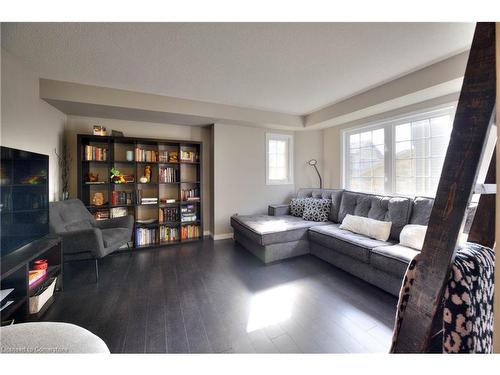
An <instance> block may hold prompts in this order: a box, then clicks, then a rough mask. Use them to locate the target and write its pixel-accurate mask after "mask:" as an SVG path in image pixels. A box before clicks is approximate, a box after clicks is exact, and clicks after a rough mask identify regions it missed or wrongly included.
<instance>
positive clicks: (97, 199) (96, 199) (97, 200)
mask: <svg viewBox="0 0 500 375" xmlns="http://www.w3.org/2000/svg"><path fill="white" fill-rule="evenodd" d="M92 204H93V205H94V206H102V205H103V204H104V194H103V193H99V192H97V193H94V196H93V197H92Z"/></svg>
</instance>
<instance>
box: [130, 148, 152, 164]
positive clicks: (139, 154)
mask: <svg viewBox="0 0 500 375" xmlns="http://www.w3.org/2000/svg"><path fill="white" fill-rule="evenodd" d="M135 161H143V162H144V161H145V162H152V163H153V162H157V161H158V151H154V150H144V149H142V148H139V147H136V149H135Z"/></svg>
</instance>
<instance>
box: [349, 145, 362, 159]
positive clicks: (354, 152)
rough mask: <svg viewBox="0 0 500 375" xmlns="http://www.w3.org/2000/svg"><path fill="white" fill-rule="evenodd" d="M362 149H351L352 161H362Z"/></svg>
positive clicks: (350, 156)
mask: <svg viewBox="0 0 500 375" xmlns="http://www.w3.org/2000/svg"><path fill="white" fill-rule="evenodd" d="M360 152H361V151H360V149H359V148H355V149H351V150H350V155H349V158H350V159H351V162H359V161H360V159H361V158H360Z"/></svg>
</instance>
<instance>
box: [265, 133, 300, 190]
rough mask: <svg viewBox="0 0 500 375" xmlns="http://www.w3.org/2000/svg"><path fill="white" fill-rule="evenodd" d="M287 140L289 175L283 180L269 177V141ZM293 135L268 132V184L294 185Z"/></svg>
mask: <svg viewBox="0 0 500 375" xmlns="http://www.w3.org/2000/svg"><path fill="white" fill-rule="evenodd" d="M271 140H277V141H286V142H287V145H288V160H287V161H288V176H287V178H285V179H283V180H270V179H269V141H271ZM293 155H294V153H293V135H292V134H283V133H266V185H293Z"/></svg>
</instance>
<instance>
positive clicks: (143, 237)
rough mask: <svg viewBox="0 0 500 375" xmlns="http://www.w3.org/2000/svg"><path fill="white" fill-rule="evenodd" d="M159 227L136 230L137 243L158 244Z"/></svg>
mask: <svg viewBox="0 0 500 375" xmlns="http://www.w3.org/2000/svg"><path fill="white" fill-rule="evenodd" d="M156 234H157V228H141V227H138V228H136V230H135V245H136V246H147V245H154V244H156Z"/></svg>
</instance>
